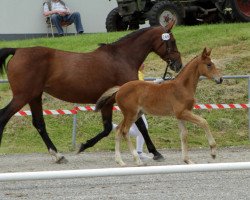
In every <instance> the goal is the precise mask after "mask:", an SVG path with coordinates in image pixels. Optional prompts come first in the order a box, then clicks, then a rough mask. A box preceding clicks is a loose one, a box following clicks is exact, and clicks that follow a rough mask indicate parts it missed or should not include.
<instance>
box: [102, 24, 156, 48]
mask: <svg viewBox="0 0 250 200" xmlns="http://www.w3.org/2000/svg"><path fill="white" fill-rule="evenodd" d="M152 28H153V27H146V28H142V29H139V30H137V31H134V32H132V33H129V34H128V35H125V36H124V37H122V38H120V39H118V40H117V41H115V42H113V43H110V44H106V43H100V44H99V46H100V47H105V46H107V45H108V46H109V45H111V46H112V45H117V44H119V43H121V42H123V41H124V40H127V39H131V38H137V37H139V36H140V35H141V34H143V33H145V32H146V31H148V30H150V29H152Z"/></svg>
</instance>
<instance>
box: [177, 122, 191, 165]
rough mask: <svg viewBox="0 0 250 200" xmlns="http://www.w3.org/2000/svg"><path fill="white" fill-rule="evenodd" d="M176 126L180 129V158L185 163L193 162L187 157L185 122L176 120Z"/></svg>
mask: <svg viewBox="0 0 250 200" xmlns="http://www.w3.org/2000/svg"><path fill="white" fill-rule="evenodd" d="M178 126H179V129H180V137H181V150H182V159H183V161H184V162H185V163H187V164H193V162H192V161H191V160H190V159H189V157H188V145H187V136H188V131H187V128H186V126H185V122H184V121H182V120H178Z"/></svg>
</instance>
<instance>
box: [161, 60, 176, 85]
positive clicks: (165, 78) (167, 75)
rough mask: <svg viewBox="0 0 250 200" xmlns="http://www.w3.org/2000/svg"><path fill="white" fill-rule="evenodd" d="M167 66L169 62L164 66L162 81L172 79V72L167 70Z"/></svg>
mask: <svg viewBox="0 0 250 200" xmlns="http://www.w3.org/2000/svg"><path fill="white" fill-rule="evenodd" d="M168 67H169V63H168V64H167V67H166V69H165V72H164V74H163V77H162V79H163V80H164V81H166V80H171V79H173V77H172V74H171V73H170V72H168Z"/></svg>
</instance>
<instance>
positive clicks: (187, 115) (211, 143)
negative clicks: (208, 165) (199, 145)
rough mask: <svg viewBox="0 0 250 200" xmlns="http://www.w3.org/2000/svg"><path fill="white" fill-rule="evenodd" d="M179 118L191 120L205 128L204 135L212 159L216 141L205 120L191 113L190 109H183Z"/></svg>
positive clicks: (214, 154)
mask: <svg viewBox="0 0 250 200" xmlns="http://www.w3.org/2000/svg"><path fill="white" fill-rule="evenodd" d="M179 119H182V120H186V121H189V122H192V123H194V124H196V125H198V126H199V127H201V128H203V129H204V130H205V133H206V137H207V140H208V143H209V146H210V149H211V156H212V158H213V159H215V157H216V142H215V140H214V137H213V135H212V134H211V132H210V129H209V125H208V123H207V121H206V120H205V119H204V118H202V117H200V116H198V115H195V114H193V113H192V112H191V111H184V112H183V113H182V115H181V116H180V118H179Z"/></svg>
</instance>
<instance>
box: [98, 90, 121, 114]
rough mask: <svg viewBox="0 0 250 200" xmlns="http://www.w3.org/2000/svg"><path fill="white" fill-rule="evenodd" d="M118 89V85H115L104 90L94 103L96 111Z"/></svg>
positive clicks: (108, 100)
mask: <svg viewBox="0 0 250 200" xmlns="http://www.w3.org/2000/svg"><path fill="white" fill-rule="evenodd" d="M119 89H120V86H115V87H112V88H110V89H108V90H107V91H106V92H104V93H103V94H102V96H101V97H100V98H99V99H98V100H97V102H96V104H95V111H96V112H98V111H100V110H101V109H102V108H103V106H105V105H107V104H108V103H110V102H111V101H112V100H113V98H114V97H115V94H116V92H117V91H118V90H119Z"/></svg>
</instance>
